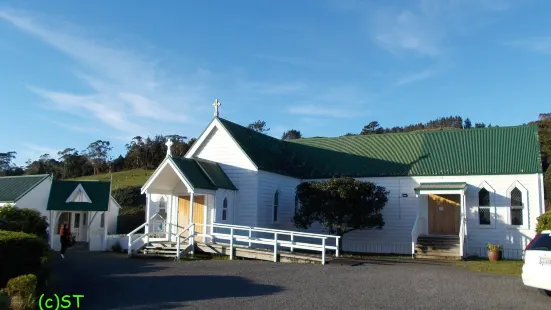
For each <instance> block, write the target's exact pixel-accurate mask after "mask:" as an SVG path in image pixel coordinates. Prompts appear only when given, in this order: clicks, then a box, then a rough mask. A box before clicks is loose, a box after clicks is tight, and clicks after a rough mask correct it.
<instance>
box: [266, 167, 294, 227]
mask: <svg viewBox="0 0 551 310" xmlns="http://www.w3.org/2000/svg"><path fill="white" fill-rule="evenodd" d="M300 183H301V182H300V179H296V178H293V177H288V176H283V175H280V174H275V173H270V172H265V171H259V172H258V226H260V227H269V228H273V229H284V230H287V229H292V230H295V227H294V225H293V223H292V219H293V216H294V213H295V193H296V188H297V185H299V184H300ZM276 191H278V194H279V207H278V221H277V222H274V221H273V214H274V213H273V212H274V195H275V193H276Z"/></svg>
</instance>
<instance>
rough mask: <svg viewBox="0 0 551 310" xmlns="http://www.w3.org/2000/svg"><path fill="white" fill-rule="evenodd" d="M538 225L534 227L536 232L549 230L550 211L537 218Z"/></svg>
mask: <svg viewBox="0 0 551 310" xmlns="http://www.w3.org/2000/svg"><path fill="white" fill-rule="evenodd" d="M537 220H538V224H537V225H536V232H542V231H544V230H550V229H551V210H549V211H547V212H545V213H544V214H542V215H540V216H538V218H537Z"/></svg>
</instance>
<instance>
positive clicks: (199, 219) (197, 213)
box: [178, 196, 205, 241]
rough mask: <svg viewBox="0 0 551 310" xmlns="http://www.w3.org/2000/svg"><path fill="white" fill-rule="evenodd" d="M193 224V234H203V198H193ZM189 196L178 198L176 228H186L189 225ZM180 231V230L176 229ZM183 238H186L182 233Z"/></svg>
mask: <svg viewBox="0 0 551 310" xmlns="http://www.w3.org/2000/svg"><path fill="white" fill-rule="evenodd" d="M193 200H194V201H193V223H195V224H196V225H195V232H197V233H200V234H202V233H204V232H205V196H195V197H193ZM189 216H190V196H182V197H178V226H180V227H187V226H188V225H189V224H191V223H190V220H189ZM178 230H180V229H178ZM183 236H186V237H187V236H188V234H187V233H184V235H183ZM195 240H197V241H199V240H203V238H199V237H196V238H195Z"/></svg>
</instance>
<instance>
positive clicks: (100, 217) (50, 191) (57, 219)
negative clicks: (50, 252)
mask: <svg viewBox="0 0 551 310" xmlns="http://www.w3.org/2000/svg"><path fill="white" fill-rule="evenodd" d="M7 204H10V205H14V206H15V207H17V208H26V209H33V210H37V211H39V212H40V213H41V214H42V215H43V216H45V217H46V219H47V222H48V225H49V232H50V240H48V241H49V243H50V246H51V247H52V249H54V250H56V251H57V250H60V249H61V244H60V240H59V232H60V229H61V227H62V226H63V224H68V227H69V229H70V231H71V232H72V233H74V234H75V237H76V242H80V243H87V244H88V248H89V249H90V250H91V251H104V250H106V249H108V245H107V241H106V239H107V235H108V234H115V233H116V230H117V216H118V214H119V209H120V206H119V204H118V203H117V202H116V201H115V199H114V198H113V197H112V196H111V182H100V181H53V180H52V177H51V176H50V175H24V176H8V177H0V208H1V207H2V206H4V205H7Z"/></svg>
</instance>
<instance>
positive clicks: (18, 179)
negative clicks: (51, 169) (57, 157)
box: [0, 174, 49, 202]
mask: <svg viewBox="0 0 551 310" xmlns="http://www.w3.org/2000/svg"><path fill="white" fill-rule="evenodd" d="M48 176H49V175H48V174H37V175H21V176H7V177H0V202H17V200H19V199H20V198H21V197H23V196H25V194H27V193H28V192H29V191H31V190H32V189H33V188H35V187H36V186H37V185H38V184H40V183H41V182H42V181H44V180H45V179H46V178H48Z"/></svg>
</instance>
